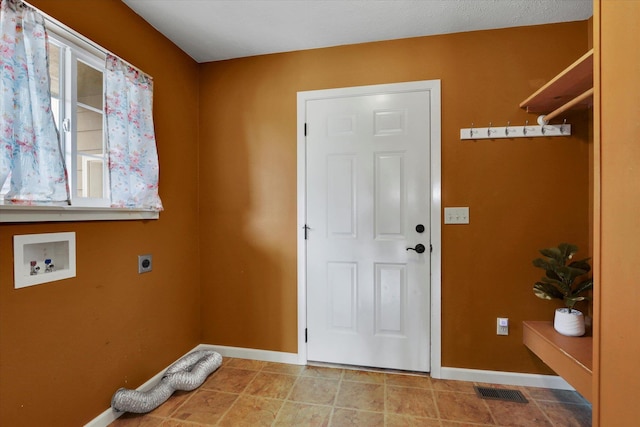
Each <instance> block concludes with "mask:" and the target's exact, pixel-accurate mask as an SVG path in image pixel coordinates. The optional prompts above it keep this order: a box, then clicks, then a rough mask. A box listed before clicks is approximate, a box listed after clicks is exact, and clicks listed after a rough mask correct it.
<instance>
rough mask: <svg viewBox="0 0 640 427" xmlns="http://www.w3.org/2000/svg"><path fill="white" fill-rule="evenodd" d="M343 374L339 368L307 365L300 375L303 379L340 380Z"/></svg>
mask: <svg viewBox="0 0 640 427" xmlns="http://www.w3.org/2000/svg"><path fill="white" fill-rule="evenodd" d="M343 372H344V370H343V369H339V368H329V367H325V366H311V365H308V366H305V368H304V369H303V370H302V375H303V376H305V377H318V378H331V379H340V378H342V373H343Z"/></svg>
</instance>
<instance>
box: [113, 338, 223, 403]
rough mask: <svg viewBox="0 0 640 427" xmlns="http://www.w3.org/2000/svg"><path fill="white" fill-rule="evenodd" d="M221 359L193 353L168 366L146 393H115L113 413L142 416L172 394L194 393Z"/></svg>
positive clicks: (211, 353) (212, 354) (207, 353)
mask: <svg viewBox="0 0 640 427" xmlns="http://www.w3.org/2000/svg"><path fill="white" fill-rule="evenodd" d="M221 363H222V356H220V354H218V353H216V352H215V351H210V350H199V351H194V352H191V353H189V354H187V355H186V356H184V357H182V358H181V359H179V360H178V361H177V362H176V363H174V364H173V365H171V366H169V368H168V369H167V371H166V372H165V373H164V375H163V376H162V379H161V380H160V382H159V383H158V384H157V385H156V386H155V387H153V388H152V389H151V390H149V391H137V390H130V389H126V388H121V389H118V391H116V392H115V394H114V395H113V398H112V399H111V408H112V409H113V410H114V411H117V412H134V413H136V414H143V413H146V412H151V411H153V410H154V409H156V408H157V407H158V406H160V405H161V404H162V403H164V402H165V401H166V400H167V399H168V398H169V397H170V396H171V395H172V394H173V392H174V391H176V390H185V391H190V390H194V389H196V388H198V387H200V385H202V383H203V382H204V380H205V379H207V376H209V374H211V373H212V372H213V371H215V370H216V369H218V367H220V364H221Z"/></svg>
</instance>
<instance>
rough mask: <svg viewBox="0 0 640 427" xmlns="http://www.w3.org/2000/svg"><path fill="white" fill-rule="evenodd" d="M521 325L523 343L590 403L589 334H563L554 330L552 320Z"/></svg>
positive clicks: (590, 342)
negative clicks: (582, 335) (580, 335)
mask: <svg viewBox="0 0 640 427" xmlns="http://www.w3.org/2000/svg"><path fill="white" fill-rule="evenodd" d="M522 324H523V328H522V330H523V336H522V339H523V342H524V345H526V346H527V347H528V348H529V349H530V350H531V351H533V352H534V353H535V354H536V356H538V357H539V358H540V359H541V360H542V361H543V362H544V363H545V364H546V365H547V366H549V367H550V368H551V369H553V370H554V371H555V372H556V373H557V374H558V375H560V376H561V377H562V378H564V380H565V381H567V382H568V383H569V384H571V385H572V386H573V387H574V388H575V389H576V390H577V391H578V392H579V393H580V394H581V395H582V396H583V397H584V398H585V399H587V400H588V401H590V402H591V383H592V369H593V339H592V337H566V336H564V335H561V334H559V333H558V332H556V330H555V329H553V323H552V322H543V321H525V322H523V323H522Z"/></svg>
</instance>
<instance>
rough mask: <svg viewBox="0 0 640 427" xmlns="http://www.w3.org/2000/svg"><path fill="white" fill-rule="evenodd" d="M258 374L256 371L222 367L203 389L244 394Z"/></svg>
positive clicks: (208, 379)
mask: <svg viewBox="0 0 640 427" xmlns="http://www.w3.org/2000/svg"><path fill="white" fill-rule="evenodd" d="M257 374H258V373H257V372H256V371H250V370H247V369H235V368H228V367H222V368H219V369H218V370H217V371H216V372H214V373H213V374H212V375H210V376H209V378H207V380H206V381H205V382H204V384H202V386H201V388H205V389H210V390H218V391H226V392H229V393H242V391H244V389H245V388H246V387H247V385H249V383H250V382H251V380H253V378H254V377H255V376H256V375H257Z"/></svg>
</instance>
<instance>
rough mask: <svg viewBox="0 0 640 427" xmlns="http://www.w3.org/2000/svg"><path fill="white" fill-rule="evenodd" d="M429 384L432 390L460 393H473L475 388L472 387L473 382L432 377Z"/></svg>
mask: <svg viewBox="0 0 640 427" xmlns="http://www.w3.org/2000/svg"><path fill="white" fill-rule="evenodd" d="M431 386H432V387H433V389H434V390H438V391H457V392H460V393H474V394H475V392H476V390H475V389H474V388H473V386H474V383H472V382H467V381H456V380H439V379H435V378H432V379H431Z"/></svg>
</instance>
